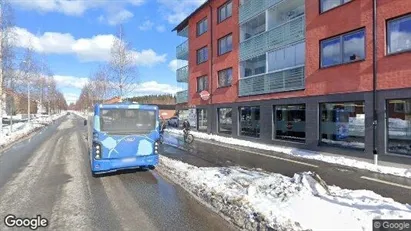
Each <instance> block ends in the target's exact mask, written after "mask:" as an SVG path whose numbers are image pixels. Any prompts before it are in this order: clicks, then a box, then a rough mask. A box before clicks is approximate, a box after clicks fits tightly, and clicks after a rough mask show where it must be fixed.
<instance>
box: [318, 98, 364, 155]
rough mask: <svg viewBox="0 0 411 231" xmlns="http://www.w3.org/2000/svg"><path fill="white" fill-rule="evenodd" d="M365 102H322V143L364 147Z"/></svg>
mask: <svg viewBox="0 0 411 231" xmlns="http://www.w3.org/2000/svg"><path fill="white" fill-rule="evenodd" d="M364 119H365V114H364V102H344V103H322V104H320V139H321V142H322V143H326V144H333V145H340V146H343V147H350V148H360V149H364V136H365V121H364Z"/></svg>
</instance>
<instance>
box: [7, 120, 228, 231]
mask: <svg viewBox="0 0 411 231" xmlns="http://www.w3.org/2000/svg"><path fill="white" fill-rule="evenodd" d="M84 132H85V127H84V126H83V120H82V119H80V118H79V117H76V116H74V115H70V116H65V117H64V118H63V119H61V120H60V121H58V122H56V123H54V124H52V125H50V126H48V127H45V128H43V129H42V130H41V131H39V132H38V133H37V134H36V135H34V136H32V137H30V138H28V139H26V140H25V141H22V142H20V143H18V144H16V145H14V146H13V147H12V148H10V149H8V150H5V151H2V152H1V151H0V219H1V220H0V230H18V229H16V228H14V229H11V228H7V227H6V226H5V224H4V217H5V216H6V215H7V214H14V215H16V216H17V217H21V218H24V217H29V218H31V217H35V216H36V215H41V216H42V217H43V218H46V219H48V221H49V226H48V227H47V229H48V230H76V231H77V230H133V231H135V230H176V231H177V230H178V231H179V230H207V231H208V230H233V228H232V227H231V226H230V225H229V224H228V223H227V222H226V221H225V220H223V219H222V218H221V217H219V216H218V215H216V214H215V213H213V212H212V211H211V210H209V209H208V208H206V207H204V206H203V205H201V204H200V203H199V202H197V201H196V200H195V199H194V198H192V197H191V196H190V195H189V194H188V193H186V192H185V191H184V190H183V189H182V188H180V187H179V186H177V185H175V184H173V183H171V182H169V181H168V180H166V179H164V178H162V177H161V176H160V175H159V174H158V173H157V172H156V171H155V170H154V171H150V170H139V171H134V172H127V173H124V174H119V175H109V176H105V177H101V178H93V177H91V174H90V168H89V162H88V155H87V153H86V146H85V142H84ZM19 230H21V229H19ZM23 230H29V229H23ZM40 230H44V229H40Z"/></svg>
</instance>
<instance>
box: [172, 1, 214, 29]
mask: <svg viewBox="0 0 411 231" xmlns="http://www.w3.org/2000/svg"><path fill="white" fill-rule="evenodd" d="M210 1H212V0H206V1H205V2H204V3H203V4H201V5H200V6H199V7H197V9H195V10H194V11H193V12H192V13H191V14H189V15H188V16H187V17H186V18H185V19H183V21H181V22H180V23H179V24H178V25H177V26H176V27H174V29H173V30H172V31H171V32H174V31H179V30H181V29H183V28H184V27H185V26H186V25H187V24H188V20H189V19H190V18H191V17H193V15H194V14H196V13H197V12H198V11H200V10H201V9H203V7H205V6H206V5H208V3H209V2H210Z"/></svg>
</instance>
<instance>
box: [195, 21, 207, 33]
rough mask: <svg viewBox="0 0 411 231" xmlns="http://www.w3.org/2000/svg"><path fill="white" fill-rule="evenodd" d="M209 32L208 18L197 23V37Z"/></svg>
mask: <svg viewBox="0 0 411 231" xmlns="http://www.w3.org/2000/svg"><path fill="white" fill-rule="evenodd" d="M205 32H207V18H205V19H203V20H201V21H199V22H198V23H197V36H200V35H202V34H204V33H205Z"/></svg>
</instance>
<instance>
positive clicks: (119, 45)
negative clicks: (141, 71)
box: [109, 25, 138, 98]
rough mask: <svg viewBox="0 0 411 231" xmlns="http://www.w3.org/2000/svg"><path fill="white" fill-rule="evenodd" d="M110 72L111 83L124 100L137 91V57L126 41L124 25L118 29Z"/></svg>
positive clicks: (112, 49) (112, 51)
mask: <svg viewBox="0 0 411 231" xmlns="http://www.w3.org/2000/svg"><path fill="white" fill-rule="evenodd" d="M109 70H110V75H109V83H110V84H111V85H112V87H113V90H114V92H115V93H117V95H118V96H120V97H121V98H123V97H124V96H127V95H129V94H130V93H132V92H133V91H134V90H135V89H136V87H137V84H138V76H137V68H136V66H135V55H134V53H133V52H132V50H131V44H130V43H129V42H128V41H127V40H126V36H125V34H124V29H123V26H122V25H120V27H119V29H118V33H117V38H115V39H114V41H113V46H112V48H111V59H110V62H109Z"/></svg>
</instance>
